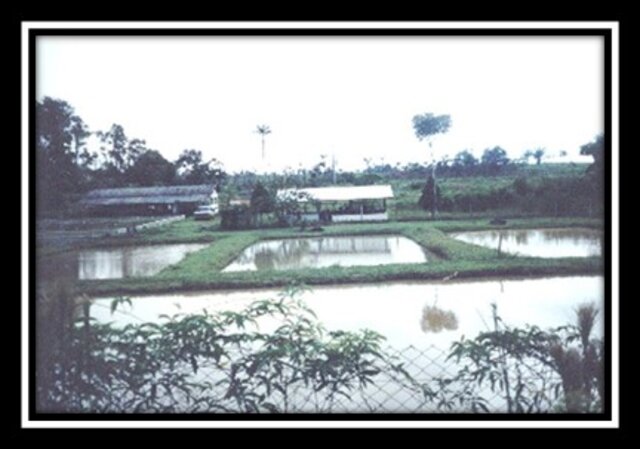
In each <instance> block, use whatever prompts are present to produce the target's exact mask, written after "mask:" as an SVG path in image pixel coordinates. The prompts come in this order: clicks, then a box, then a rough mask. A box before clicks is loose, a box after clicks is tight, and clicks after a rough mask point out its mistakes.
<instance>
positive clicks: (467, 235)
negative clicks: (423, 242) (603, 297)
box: [449, 228, 602, 257]
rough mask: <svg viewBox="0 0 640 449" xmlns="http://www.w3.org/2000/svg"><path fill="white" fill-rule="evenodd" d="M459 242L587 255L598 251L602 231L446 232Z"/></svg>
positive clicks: (548, 253) (529, 252) (539, 252)
mask: <svg viewBox="0 0 640 449" xmlns="http://www.w3.org/2000/svg"><path fill="white" fill-rule="evenodd" d="M449 235H450V236H451V237H453V238H455V239H458V240H462V241H463V242H467V243H473V244H475V245H481V246H486V247H488V248H493V249H495V250H498V248H500V251H502V252H504V253H509V254H518V255H522V256H534V257H590V256H599V255H601V254H602V233H601V232H599V231H595V230H591V229H577V228H563V229H525V230H515V229H501V230H492V231H474V232H460V233H453V234H449Z"/></svg>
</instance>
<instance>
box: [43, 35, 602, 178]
mask: <svg viewBox="0 0 640 449" xmlns="http://www.w3.org/2000/svg"><path fill="white" fill-rule="evenodd" d="M603 48H604V47H603V40H602V38H599V37H216V36H212V37H140V38H138V37H39V38H38V40H37V98H38V99H41V98H42V97H44V96H50V97H54V98H60V99H63V100H66V101H67V102H69V103H70V104H71V105H72V106H73V107H74V108H75V110H76V112H77V114H78V115H80V116H81V117H82V118H83V119H84V121H85V122H86V123H87V124H88V125H89V127H90V129H91V130H106V129H108V128H109V127H110V126H111V124H112V123H119V124H121V125H123V126H124V129H125V131H126V133H127V135H128V136H129V137H138V138H142V139H145V140H146V141H147V144H148V146H149V147H150V148H153V149H156V150H158V151H160V152H161V153H162V154H163V155H164V156H165V157H166V158H168V159H170V160H174V159H175V158H176V157H177V155H178V154H179V153H180V152H181V151H182V150H184V149H187V148H194V149H199V150H201V151H202V152H203V153H204V155H205V157H206V158H212V157H215V158H217V159H219V160H220V161H221V162H222V163H223V164H224V166H225V168H227V169H228V170H232V171H235V170H238V169H242V168H252V167H254V166H255V164H256V161H257V159H258V158H259V155H260V138H259V136H258V135H257V134H256V133H255V132H254V130H255V128H256V125H258V124H266V125H269V126H270V127H271V129H272V131H273V132H272V134H270V135H269V136H268V137H267V144H266V153H267V158H268V159H269V161H270V162H271V164H272V166H273V167H274V168H283V167H285V166H291V167H293V168H296V167H298V165H299V164H300V163H301V164H303V165H305V166H309V165H311V164H312V163H315V162H317V161H319V159H320V155H321V154H326V155H328V156H331V154H335V155H336V158H337V161H338V168H354V167H356V166H358V165H362V164H363V159H364V158H365V157H367V158H372V159H373V160H374V161H376V162H378V161H380V159H381V158H384V161H385V162H389V163H392V164H394V163H396V162H401V163H403V164H404V163H406V162H425V161H426V160H427V159H428V151H427V145H426V143H424V142H419V141H418V139H417V138H416V137H415V135H414V132H413V129H412V125H411V119H412V117H413V116H414V115H416V114H419V113H426V112H432V113H435V114H450V115H451V118H452V127H451V129H450V131H449V132H448V133H447V134H446V135H443V136H440V137H437V138H436V139H435V140H434V144H433V145H434V148H435V150H436V152H437V155H438V156H440V157H442V156H444V155H454V154H455V153H457V152H458V151H461V150H463V149H470V150H472V151H473V152H474V153H475V154H476V155H477V156H480V154H481V153H482V150H483V149H485V148H487V147H493V146H496V145H499V146H501V147H503V148H505V149H506V150H507V151H508V153H509V155H510V156H511V157H517V156H520V155H521V154H522V153H523V152H524V151H525V150H526V149H530V148H536V147H546V148H547V151H548V152H549V153H550V154H557V153H559V152H560V151H561V150H564V151H567V152H568V154H569V156H570V157H571V158H572V159H576V156H577V155H578V152H579V146H580V145H582V144H584V143H586V142H588V141H590V140H592V138H593V137H594V136H595V135H596V134H597V133H599V132H602V131H603V121H604V114H603V110H604V109H603V108H604V86H603V83H604V79H603ZM587 160H589V159H587Z"/></svg>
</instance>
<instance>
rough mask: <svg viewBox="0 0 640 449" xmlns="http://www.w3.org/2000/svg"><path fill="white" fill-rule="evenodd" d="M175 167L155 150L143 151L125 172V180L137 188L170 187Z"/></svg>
mask: <svg viewBox="0 0 640 449" xmlns="http://www.w3.org/2000/svg"><path fill="white" fill-rule="evenodd" d="M174 179H175V167H174V165H173V164H172V163H171V162H169V161H168V160H166V159H165V158H164V157H163V156H162V155H161V154H160V153H159V152H157V151H155V150H148V151H145V152H144V153H142V154H141V155H140V157H139V158H138V159H137V160H136V161H135V162H134V164H133V166H131V168H129V170H128V171H127V180H128V181H129V182H130V183H132V184H135V185H138V186H163V185H171V184H172V183H173V181H174Z"/></svg>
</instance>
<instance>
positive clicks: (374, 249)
mask: <svg viewBox="0 0 640 449" xmlns="http://www.w3.org/2000/svg"><path fill="white" fill-rule="evenodd" d="M426 261H427V254H426V252H425V251H424V249H423V248H422V247H421V246H420V245H418V244H417V243H416V242H414V241H413V240H410V239H408V238H406V237H402V236H397V235H392V236H390V235H370V236H341V237H313V238H300V239H283V240H268V241H263V242H258V243H256V244H255V245H252V246H250V247H249V248H247V249H245V250H244V252H243V253H242V254H241V255H240V256H238V258H237V259H236V260H235V261H233V262H232V263H231V264H230V265H229V266H227V267H226V268H225V269H224V270H223V271H263V270H291V269H297V268H320V267H329V266H332V265H339V266H358V265H386V264H395V263H423V262H426Z"/></svg>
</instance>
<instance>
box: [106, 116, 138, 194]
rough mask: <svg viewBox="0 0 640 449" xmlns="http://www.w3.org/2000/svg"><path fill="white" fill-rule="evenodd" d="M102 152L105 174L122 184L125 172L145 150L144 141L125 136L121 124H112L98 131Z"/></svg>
mask: <svg viewBox="0 0 640 449" xmlns="http://www.w3.org/2000/svg"><path fill="white" fill-rule="evenodd" d="M97 134H98V137H99V138H100V141H101V144H102V145H101V150H102V153H103V160H104V168H105V170H106V174H107V176H110V177H114V178H115V179H116V180H117V183H118V184H124V182H125V177H126V176H125V174H126V172H127V170H129V169H130V168H131V167H133V165H134V164H135V163H136V161H137V160H138V158H139V157H140V156H141V155H142V154H143V153H145V152H146V151H147V147H146V143H145V141H144V140H142V139H131V140H129V138H128V137H127V134H126V133H125V131H124V128H123V127H122V125H118V124H113V125H111V128H110V129H109V130H108V131H106V132H103V131H98V133H97Z"/></svg>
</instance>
